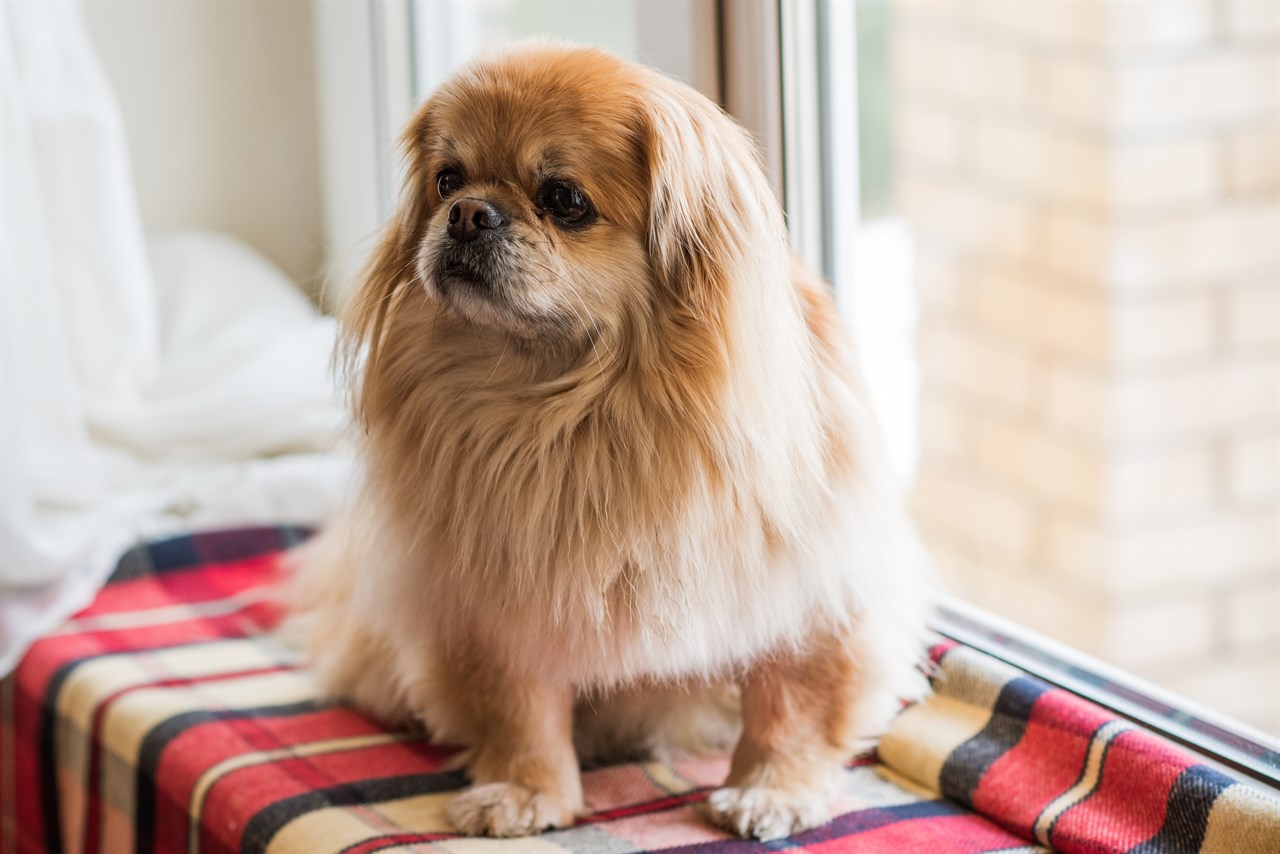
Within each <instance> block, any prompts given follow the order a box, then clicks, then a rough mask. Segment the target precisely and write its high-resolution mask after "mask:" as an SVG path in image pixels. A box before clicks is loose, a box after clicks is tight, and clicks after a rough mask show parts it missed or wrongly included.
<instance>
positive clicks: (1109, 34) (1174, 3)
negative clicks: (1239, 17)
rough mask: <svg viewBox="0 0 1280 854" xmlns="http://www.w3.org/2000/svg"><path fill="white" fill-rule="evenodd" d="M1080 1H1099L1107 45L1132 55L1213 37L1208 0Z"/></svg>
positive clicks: (1201, 42)
mask: <svg viewBox="0 0 1280 854" xmlns="http://www.w3.org/2000/svg"><path fill="white" fill-rule="evenodd" d="M1029 5H1033V6H1035V5H1039V4H1034V3H1033V4H1029ZM1079 5H1082V6H1097V5H1101V7H1102V8H1103V10H1104V15H1103V23H1102V31H1103V34H1104V39H1105V43H1106V46H1107V47H1108V48H1110V49H1111V50H1114V51H1117V52H1125V53H1129V54H1130V55H1131V53H1132V52H1133V51H1137V50H1143V49H1151V48H1188V47H1199V46H1201V45H1204V44H1207V43H1208V42H1209V41H1211V40H1212V38H1213V30H1214V20H1213V18H1214V15H1213V3H1212V2H1210V0H1154V2H1153V0H1137V2H1135V0H1120V2H1110V3H1102V4H1096V3H1089V2H1085V3H1080V4H1079Z"/></svg>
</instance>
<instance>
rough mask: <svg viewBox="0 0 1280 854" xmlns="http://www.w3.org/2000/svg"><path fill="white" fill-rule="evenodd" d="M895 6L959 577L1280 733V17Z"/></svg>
mask: <svg viewBox="0 0 1280 854" xmlns="http://www.w3.org/2000/svg"><path fill="white" fill-rule="evenodd" d="M893 12H894V19H893V27H892V33H893V34H892V54H893V77H894V81H895V83H894V103H895V112H896V117H895V125H896V126H895V136H896V142H895V146H896V148H895V158H896V161H895V162H896V166H895V184H896V195H897V205H898V208H899V210H900V211H901V212H902V213H903V215H904V216H906V217H907V219H908V220H909V222H910V223H911V224H912V227H913V231H914V233H915V236H916V241H917V250H918V255H917V267H916V279H917V281H916V284H917V288H918V292H919V297H920V303H921V324H920V333H919V357H920V364H921V375H922V376H921V380H922V392H921V408H920V420H921V444H922V457H921V467H920V473H919V480H918V484H917V493H916V508H917V514H918V517H919V519H920V521H921V525H922V527H923V528H924V530H925V534H926V537H927V539H928V540H929V542H930V544H931V546H932V548H933V551H934V553H935V555H936V556H937V558H938V560H939V563H940V564H941V566H942V569H943V574H944V578H945V579H946V580H947V581H948V582H949V583H950V584H951V586H953V587H954V588H955V589H956V590H958V591H959V592H961V593H963V594H964V595H966V596H967V597H968V598H970V599H972V600H974V601H976V602H978V603H979V604H982V605H985V606H987V607H990V608H992V609H993V610H995V611H998V612H1001V613H1004V614H1006V615H1009V616H1011V617H1014V618H1016V619H1019V620H1021V621H1023V622H1026V623H1028V624H1030V625H1032V626H1035V627H1037V628H1039V629H1041V630H1042V631H1045V632H1046V633H1048V634H1051V635H1054V636H1057V637H1059V638H1062V639H1064V640H1067V641H1068V642H1070V643H1072V644H1074V645H1076V646H1078V647H1080V648H1082V649H1084V650H1086V651H1088V652H1090V653H1093V654H1096V655H1098V656H1100V657H1102V658H1105V659H1107V660H1110V661H1113V662H1116V663H1119V664H1121V665H1123V666H1125V667H1127V668H1129V669H1131V670H1133V671H1134V672H1136V673H1138V674H1140V675H1142V676H1144V677H1147V678H1150V679H1152V680H1154V681H1157V682H1159V683H1162V684H1164V685H1166V686H1168V687H1170V688H1172V689H1174V690H1176V691H1179V692H1181V693H1184V694H1186V695H1187V696H1189V697H1191V698H1192V699H1194V700H1198V701H1201V702H1203V703H1205V704H1206V705H1209V706H1211V707H1214V708H1217V709H1220V710H1223V711H1226V712H1228V713H1230V714H1232V715H1234V716H1236V717H1238V718H1240V719H1241V720H1243V721H1245V722H1247V723H1250V724H1253V725H1254V726H1257V727H1260V728H1263V729H1265V730H1268V731H1270V732H1272V733H1278V732H1280V439H1278V437H1280V3H1278V2H1276V0H1213V2H1210V0H1096V1H1095V0H953V2H937V0H898V2H897V3H896V4H895V6H894V7H893Z"/></svg>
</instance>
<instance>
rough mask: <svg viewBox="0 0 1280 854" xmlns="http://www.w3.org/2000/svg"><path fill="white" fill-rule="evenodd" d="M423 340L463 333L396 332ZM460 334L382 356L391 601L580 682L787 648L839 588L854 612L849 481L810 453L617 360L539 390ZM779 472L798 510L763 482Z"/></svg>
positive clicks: (371, 445) (449, 637)
mask: <svg viewBox="0 0 1280 854" xmlns="http://www.w3.org/2000/svg"><path fill="white" fill-rule="evenodd" d="M424 333H425V334H432V335H436V336H439V335H442V334H443V335H458V334H460V333H459V331H458V330H451V329H445V330H443V331H442V330H441V329H440V328H439V327H438V326H436V327H435V328H427V329H423V328H415V327H413V326H409V327H407V328H401V329H398V330H393V334H424ZM447 343H448V346H439V347H435V348H427V349H425V350H424V351H421V352H419V353H418V354H417V356H418V357H417V358H413V359H411V358H408V357H407V356H406V355H405V354H404V351H401V353H400V354H399V355H396V356H394V357H392V358H391V359H389V360H388V361H387V362H386V363H384V364H382V365H380V366H379V367H378V368H377V370H378V372H379V375H378V382H379V383H382V384H384V385H385V386H386V388H384V389H381V390H380V392H379V393H380V397H379V398H378V399H375V400H372V401H370V400H369V399H366V416H367V419H368V421H369V435H368V440H367V442H368V444H367V447H366V450H367V459H368V460H369V464H370V466H371V474H372V477H371V478H370V482H372V483H377V484H379V485H380V492H379V493H378V494H375V495H373V496H372V499H373V500H375V501H378V502H380V503H381V504H382V505H383V509H384V511H385V514H384V515H385V516H386V517H387V518H388V519H389V523H390V524H391V525H392V526H394V528H395V530H394V531H391V532H389V533H390V535H391V536H392V538H393V539H394V540H395V541H396V542H397V543H399V544H401V545H400V548H399V552H400V553H401V556H402V560H403V564H402V566H400V567H399V568H398V573H397V575H398V582H397V583H396V584H395V585H393V587H392V588H391V589H389V590H384V591H383V592H382V593H380V594H379V596H380V598H387V597H388V596H394V597H396V599H397V600H398V602H399V603H401V605H402V606H405V607H411V606H412V605H413V604H414V603H416V604H417V605H418V606H421V607H423V608H424V609H427V610H428V611H429V613H430V614H431V617H430V622H431V626H432V631H433V632H434V633H435V634H436V635H437V641H438V642H444V643H446V644H447V643H449V642H453V641H455V640H460V639H462V640H465V641H466V642H480V643H483V644H484V645H486V646H489V647H492V648H494V650H495V653H496V654H501V655H504V656H509V657H512V658H513V659H522V658H523V657H524V656H526V655H529V654H531V652H530V651H536V653H537V655H538V657H539V660H538V661H526V660H520V661H519V662H518V664H519V666H521V667H523V668H530V667H532V668H533V669H534V670H535V671H538V670H541V671H548V670H550V671H558V672H560V673H562V674H563V675H566V676H568V677H569V678H570V679H572V680H573V681H575V682H578V683H584V682H588V683H589V682H592V681H595V680H596V679H598V678H603V675H604V674H607V675H608V678H609V679H611V680H615V681H616V680H625V679H631V678H637V677H643V676H655V675H657V676H670V675H679V674H682V673H687V672H690V671H702V672H709V671H715V670H722V669H723V668H726V667H730V666H732V665H733V664H734V663H735V662H736V661H740V660H742V659H743V658H745V657H746V656H749V655H751V654H753V653H754V652H755V651H756V650H758V649H764V648H768V647H772V646H776V644H777V643H778V642H779V640H780V639H785V638H784V637H783V636H785V635H786V634H787V633H788V632H789V631H793V630H797V627H805V626H807V625H808V623H809V621H810V620H811V619H812V617H813V615H814V612H815V611H816V610H820V604H821V603H822V600H823V598H824V597H825V598H826V599H827V600H828V601H826V603H825V604H827V605H828V606H831V607H832V608H833V609H836V610H838V609H839V607H841V606H842V605H843V604H847V602H848V599H849V596H850V591H849V590H847V589H844V588H846V587H847V585H844V584H841V583H840V580H839V577H838V576H839V572H838V571H837V570H836V568H835V567H834V564H833V563H832V562H833V561H834V560H835V558H834V554H835V551H836V549H837V548H838V545H837V544H836V543H835V542H834V541H831V538H830V537H829V536H827V535H826V534H825V533H823V532H824V530H827V529H830V528H832V523H833V513H834V512H835V508H836V507H837V506H838V504H839V497H838V496H836V495H833V489H836V490H838V489H839V484H833V483H829V482H817V481H814V482H811V483H804V482H801V481H802V479H803V478H804V476H805V472H806V471H807V470H809V469H812V468H813V467H812V466H809V467H806V466H805V465H804V464H803V460H801V459H799V456H800V455H801V454H802V453H803V452H804V449H803V448H798V447H795V448H789V447H785V446H782V447H777V445H778V444H779V443H777V442H776V441H775V442H772V443H767V442H764V440H763V439H761V438H760V437H753V436H751V435H750V434H749V432H748V431H746V430H744V429H742V428H741V427H740V425H735V424H733V423H732V422H728V421H717V420H715V414H716V412H715V409H714V407H712V406H710V405H709V404H707V403H705V402H702V403H700V402H699V401H696V400H677V399H672V398H670V397H663V396H662V395H661V393H660V391H659V392H657V393H655V392H654V391H653V390H652V389H641V388H637V387H635V386H634V385H628V381H627V379H626V378H625V377H619V376H616V375H615V376H612V377H610V376H605V375H604V374H603V373H602V372H601V371H600V370H599V365H597V366H596V370H592V365H591V364H590V363H588V364H587V365H585V366H584V368H583V370H582V371H581V372H580V373H579V374H576V375H573V376H570V377H568V378H562V379H560V380H557V381H550V382H548V381H542V382H539V381H538V380H537V378H536V377H534V376H531V375H530V373H529V372H528V371H526V370H524V369H523V368H522V367H521V362H520V361H519V358H520V357H519V354H512V353H505V354H504V353H502V352H501V351H500V350H499V351H498V352H496V353H495V352H490V351H483V352H481V353H480V354H477V353H476V351H475V349H474V347H482V346H483V342H482V341H476V342H475V344H474V347H472V348H469V347H467V346H464V343H463V342H460V341H458V340H452V341H449V342H447ZM468 354H470V355H471V356H472V358H468ZM480 356H485V358H481V357H480ZM504 361H505V362H506V364H505V365H504ZM682 387H683V388H685V389H687V388H688V384H685V385H684V386H682ZM708 393H711V390H708ZM764 438H765V439H768V438H770V437H764ZM770 444H771V445H773V446H765V445H770ZM408 448H411V449H413V452H412V453H406V449H408ZM793 457H795V458H794V459H793ZM406 460H412V461H414V464H413V465H412V467H406V466H405V461H406ZM766 470H767V471H766ZM822 470H823V471H828V472H829V470H830V467H829V466H827V467H823V468H822ZM778 471H781V472H785V473H786V475H785V476H786V477H789V478H790V479H791V480H792V482H790V483H787V484H785V494H786V495H787V496H788V500H787V501H786V502H784V503H783V504H781V505H780V504H779V501H778V496H777V495H767V494H764V490H763V487H764V485H766V484H768V483H770V482H773V483H774V484H775V485H776V481H777V478H778V475H777V472H778ZM800 504H802V505H803V506H797V505H800ZM833 581H834V587H835V588H837V592H838V593H839V594H840V595H839V596H838V599H839V600H840V601H836V602H832V601H829V600H830V595H831V594H832V592H833ZM815 582H816V583H815ZM530 639H536V643H531V642H530Z"/></svg>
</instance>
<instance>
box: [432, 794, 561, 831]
mask: <svg viewBox="0 0 1280 854" xmlns="http://www.w3.org/2000/svg"><path fill="white" fill-rule="evenodd" d="M449 820H450V821H451V822H453V826H454V827H456V828H457V829H458V832H459V833H465V834H467V835H468V836H507V837H509V836H528V835H530V834H532V833H540V832H542V831H544V830H547V829H548V828H552V827H568V826H569V825H570V824H572V823H573V810H572V809H571V808H570V807H569V806H568V805H567V804H565V803H563V802H562V801H561V800H560V799H559V798H557V797H555V796H554V795H550V794H545V793H542V792H534V791H531V790H529V789H526V788H525V787H524V786H520V785H517V784H515V783H485V784H483V785H479V786H472V787H471V788H470V789H467V790H466V791H464V792H462V793H460V794H458V795H457V796H455V797H454V799H453V800H452V801H451V802H450V804H449Z"/></svg>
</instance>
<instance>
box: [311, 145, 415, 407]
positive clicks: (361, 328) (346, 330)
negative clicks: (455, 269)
mask: <svg viewBox="0 0 1280 854" xmlns="http://www.w3.org/2000/svg"><path fill="white" fill-rule="evenodd" d="M422 133H423V127H422V123H421V122H414V123H413V124H411V125H410V127H409V129H408V130H406V132H405V134H404V138H403V140H402V143H401V144H402V147H403V149H404V150H405V152H406V153H407V155H408V156H409V164H408V169H407V170H406V176H405V183H404V190H403V194H402V196H401V199H400V203H399V206H398V207H397V209H396V211H395V213H393V214H392V216H391V218H390V219H389V220H388V221H387V223H386V224H385V225H384V226H383V228H382V236H381V237H380V238H379V240H378V244H377V246H376V247H375V248H374V250H373V253H372V254H371V255H370V256H369V260H368V261H367V262H366V263H365V266H364V268H363V269H362V270H361V272H360V275H359V277H358V278H357V284H356V286H355V287H354V288H352V289H351V291H350V293H349V295H348V297H347V298H346V299H345V300H344V301H343V304H342V305H341V306H340V307H339V309H338V319H339V326H340V329H341V332H340V336H339V339H338V344H337V348H336V350H335V358H334V362H335V367H336V369H337V371H338V373H339V374H340V376H341V377H342V378H343V380H344V381H345V383H346V385H347V387H348V388H349V389H350V390H351V394H352V403H353V405H354V406H355V408H356V411H357V412H358V411H359V409H360V407H359V389H358V378H359V377H360V376H361V375H362V374H363V373H364V372H365V371H366V370H367V369H368V367H369V366H371V365H373V364H375V363H376V362H377V361H378V358H379V356H380V353H381V349H382V344H383V338H384V334H385V330H386V321H387V317H388V315H389V314H390V313H391V312H392V311H393V310H394V308H395V305H396V303H397V302H399V301H400V299H401V296H402V295H403V294H404V293H405V288H404V287H403V285H404V284H405V283H406V282H407V281H409V280H410V279H412V278H413V267H414V264H416V263H417V255H418V244H419V239H420V237H421V234H422V225H423V223H424V222H425V221H426V218H427V214H428V211H429V208H430V203H431V197H430V189H429V182H426V181H424V180H423V176H422V174H421V172H422V170H423V168H424V167H422V166H421V165H420V164H418V163H417V162H415V160H414V158H413V156H412V150H413V148H412V141H413V140H415V139H418V138H420V135H421V134H422Z"/></svg>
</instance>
